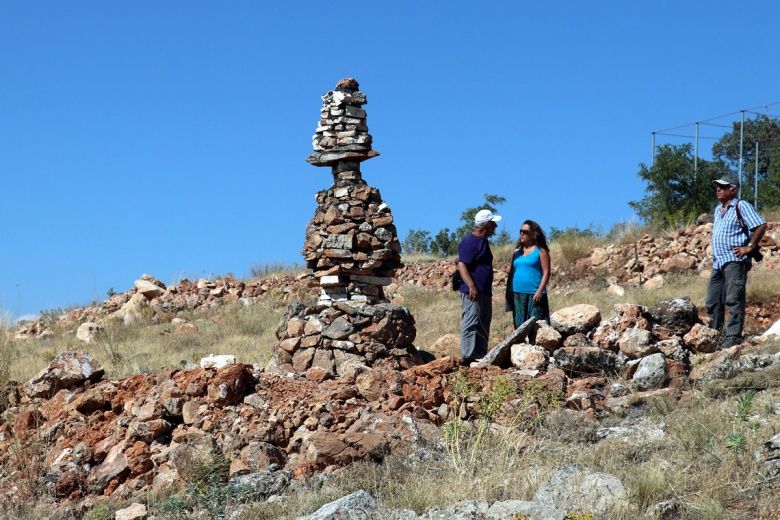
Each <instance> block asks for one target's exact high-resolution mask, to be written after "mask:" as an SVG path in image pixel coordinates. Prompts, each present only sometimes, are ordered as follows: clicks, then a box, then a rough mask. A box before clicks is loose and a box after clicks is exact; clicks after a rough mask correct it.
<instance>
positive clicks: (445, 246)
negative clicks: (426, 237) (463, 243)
mask: <svg viewBox="0 0 780 520" xmlns="http://www.w3.org/2000/svg"><path fill="white" fill-rule="evenodd" d="M457 252H458V235H456V234H455V233H454V232H453V233H450V230H449V228H442V229H440V230H439V232H438V233H436V236H435V237H433V240H432V241H431V254H434V255H438V256H449V255H454V254H455V253H457Z"/></svg>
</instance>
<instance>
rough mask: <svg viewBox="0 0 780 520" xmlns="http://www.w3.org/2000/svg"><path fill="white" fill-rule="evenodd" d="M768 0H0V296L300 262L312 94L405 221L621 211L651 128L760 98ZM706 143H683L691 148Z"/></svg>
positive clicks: (69, 292) (770, 81)
mask: <svg viewBox="0 0 780 520" xmlns="http://www.w3.org/2000/svg"><path fill="white" fill-rule="evenodd" d="M778 20H780V7H778V5H777V4H776V3H775V2H770V1H765V2H751V1H743V2H739V3H737V2H725V1H709V2H704V1H698V2H684V1H679V0H678V1H656V2H623V1H612V2H599V1H591V2H575V1H571V2H561V1H558V2H544V3H542V2H536V3H531V2H517V1H506V2H456V1H426V2H420V1H396V2H389V3H388V2H366V1H362V2H352V1H342V2H336V3H321V2H259V1H258V2H244V1H235V2H202V1H192V0H188V1H166V2H159V1H136V2H98V1H72V2H62V1H36V2H30V1H25V0H15V1H10V0H4V1H1V2H0V193H2V203H1V204H0V219H1V220H2V234H1V235H0V236H1V237H2V249H0V308H4V309H6V310H7V311H8V312H10V313H11V314H12V315H21V314H28V313H35V312H38V311H40V310H42V309H47V308H53V307H64V306H68V305H72V304H83V303H87V302H89V301H90V300H92V299H102V298H104V297H105V293H106V290H107V289H109V288H114V289H116V290H118V291H123V290H126V289H128V288H129V287H131V286H132V283H133V281H134V280H135V279H136V278H138V277H139V276H140V275H141V274H142V273H150V274H153V275H155V276H157V277H158V278H160V279H162V280H163V281H165V282H166V283H170V282H175V281H176V280H178V279H179V278H180V277H183V276H186V277H190V278H198V277H202V276H211V275H214V274H224V273H228V272H232V273H234V274H235V275H237V276H245V275H247V274H248V273H249V270H250V268H251V266H252V265H254V264H262V263H267V262H277V261H281V262H301V257H300V250H301V248H302V243H303V238H304V228H305V226H306V223H307V221H308V220H309V218H310V217H311V215H312V213H313V211H314V208H315V202H314V194H315V192H316V191H317V190H319V189H323V188H326V187H327V186H328V185H329V184H330V181H331V177H330V174H329V172H328V171H327V169H323V168H315V167H313V166H310V165H308V164H307V163H306V162H304V160H305V158H306V156H307V155H308V154H309V153H310V151H311V136H312V134H313V132H314V129H315V126H316V122H317V118H318V115H319V109H320V104H321V102H320V96H321V95H322V94H323V93H324V92H326V91H327V90H329V89H331V88H332V87H333V86H334V85H335V83H336V81H337V80H338V79H340V78H342V77H345V76H353V77H355V78H357V79H358V81H359V82H360V85H361V89H362V90H363V91H364V92H365V93H366V94H367V96H368V99H369V103H368V105H367V106H366V108H367V110H368V125H369V129H370V132H371V133H372V135H373V136H374V147H375V149H377V150H379V151H380V152H381V153H382V155H381V156H380V157H378V158H376V159H373V160H371V161H368V162H367V163H365V164H364V167H363V174H364V177H365V178H366V179H367V180H368V182H369V183H371V184H373V185H374V186H376V187H378V188H379V189H380V190H381V192H382V195H383V197H384V198H385V200H386V201H387V202H388V203H389V205H390V207H391V208H392V210H393V213H394V215H395V218H396V224H397V226H398V229H399V234H400V235H401V238H402V239H403V238H404V237H405V236H406V233H407V231H408V230H409V229H410V228H416V229H420V228H423V229H429V230H432V231H435V230H438V229H439V228H441V227H444V226H449V227H450V228H454V227H456V226H457V225H458V217H459V215H460V212H461V210H462V209H464V208H465V207H468V206H473V205H475V204H477V203H478V202H479V201H480V200H481V197H482V194H483V193H486V192H488V193H496V194H500V195H503V196H504V197H506V198H507V199H508V202H507V203H506V204H505V205H504V206H503V207H502V208H501V213H502V214H503V215H504V216H505V222H506V227H507V230H508V231H510V233H511V234H512V235H513V236H514V235H515V234H516V232H517V229H518V228H519V225H520V223H521V222H522V220H524V219H526V218H533V219H535V220H538V221H539V222H540V223H541V224H542V225H543V226H544V227H545V228H547V229H549V228H550V226H556V227H564V226H586V225H588V224H594V225H597V226H601V227H602V228H608V227H609V226H610V225H612V224H613V223H615V222H617V221H621V220H628V219H631V218H633V216H632V212H631V210H630V208H629V207H628V205H627V202H628V201H630V200H636V199H638V198H641V197H642V194H643V188H644V186H643V184H642V183H641V181H640V180H639V179H638V178H637V176H636V172H637V169H638V164H639V163H640V162H647V161H648V160H649V157H650V135H649V133H650V131H651V130H655V129H659V128H665V127H670V126H674V125H676V124H679V123H685V122H688V121H692V120H695V119H701V118H705V117H708V116H712V115H717V114H721V113H724V112H730V111H732V110H739V109H741V108H745V107H750V106H754V105H758V104H761V103H765V102H771V101H776V100H778V99H780V87H779V85H780V67H778V56H780V43H778V38H777V21H778ZM709 146H710V145H709V143H704V147H705V148H708V147H709Z"/></svg>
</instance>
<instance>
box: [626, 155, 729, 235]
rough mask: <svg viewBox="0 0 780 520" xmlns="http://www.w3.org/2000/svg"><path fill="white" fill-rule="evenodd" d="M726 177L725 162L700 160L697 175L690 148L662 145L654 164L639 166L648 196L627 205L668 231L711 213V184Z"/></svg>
mask: <svg viewBox="0 0 780 520" xmlns="http://www.w3.org/2000/svg"><path fill="white" fill-rule="evenodd" d="M726 173H728V166H727V165H726V164H725V162H723V161H722V160H715V161H705V160H703V159H699V161H698V168H697V171H696V172H694V168H693V153H692V147H691V145H690V144H683V145H672V144H667V145H663V146H660V147H659V148H658V151H657V153H656V157H655V164H653V165H652V166H647V165H646V164H644V163H640V165H639V172H638V173H637V175H639V176H640V177H641V178H642V179H644V181H645V182H646V183H647V187H646V188H645V191H646V193H647V195H646V196H645V197H644V198H643V199H642V200H640V201H632V202H629V203H628V204H629V206H631V207H632V208H634V211H636V214H637V215H639V217H640V218H642V219H643V220H645V221H646V222H649V223H651V224H653V225H657V226H661V227H668V226H673V225H674V226H676V225H679V224H680V223H683V222H689V221H691V220H692V219H693V218H695V217H696V216H697V215H699V214H701V213H704V212H709V211H710V210H712V208H713V207H714V204H715V202H714V198H713V195H712V185H711V182H712V180H713V179H717V178H718V177H721V176H722V175H725V174H726Z"/></svg>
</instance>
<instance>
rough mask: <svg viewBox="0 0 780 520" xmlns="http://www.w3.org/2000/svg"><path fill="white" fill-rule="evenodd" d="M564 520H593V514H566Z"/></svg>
mask: <svg viewBox="0 0 780 520" xmlns="http://www.w3.org/2000/svg"><path fill="white" fill-rule="evenodd" d="M563 518H564V520H593V518H594V517H593V513H580V512H576V513H566V516H564V517H563Z"/></svg>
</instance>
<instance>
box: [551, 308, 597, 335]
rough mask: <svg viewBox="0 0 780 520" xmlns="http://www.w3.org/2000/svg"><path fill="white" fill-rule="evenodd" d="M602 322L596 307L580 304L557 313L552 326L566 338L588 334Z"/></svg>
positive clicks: (554, 314)
mask: <svg viewBox="0 0 780 520" xmlns="http://www.w3.org/2000/svg"><path fill="white" fill-rule="evenodd" d="M600 321H601V313H600V312H599V308H598V307H596V306H595V305H590V304H587V303H580V304H578V305H573V306H571V307H565V308H563V309H560V310H558V311H555V312H554V313H553V314H552V316H550V324H551V325H552V326H553V328H555V330H557V331H558V332H559V333H561V334H562V335H564V336H569V335H571V334H575V333H577V332H582V333H588V332H590V331H591V330H592V329H593V328H594V327H596V325H598V324H599V322H600Z"/></svg>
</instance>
